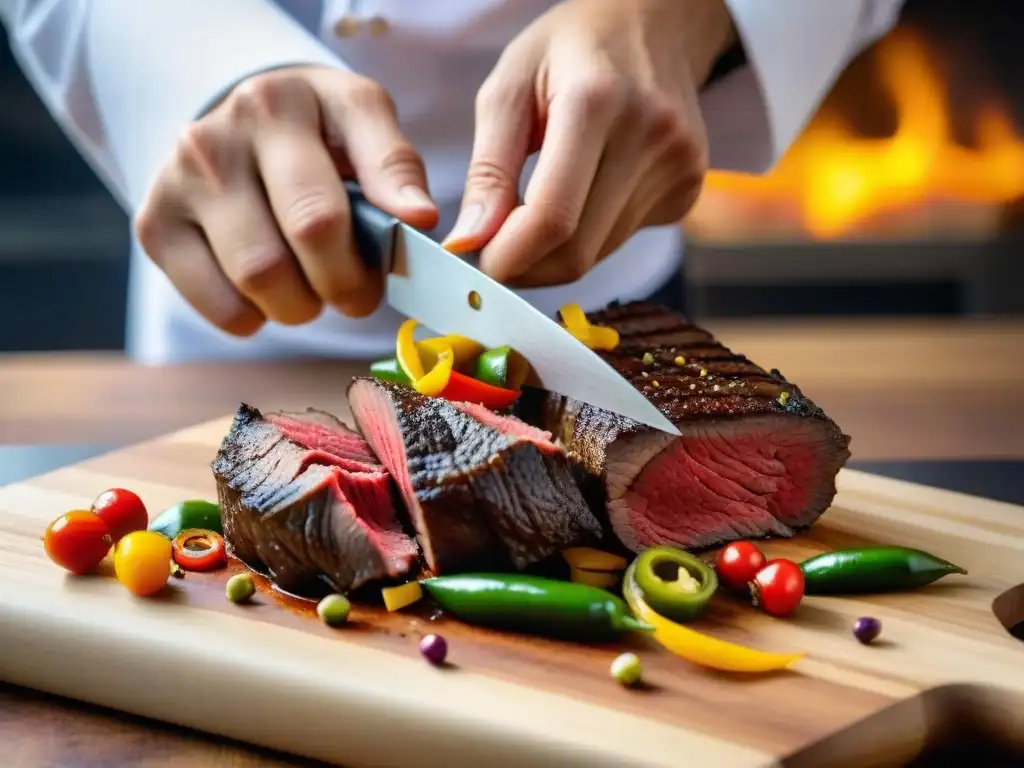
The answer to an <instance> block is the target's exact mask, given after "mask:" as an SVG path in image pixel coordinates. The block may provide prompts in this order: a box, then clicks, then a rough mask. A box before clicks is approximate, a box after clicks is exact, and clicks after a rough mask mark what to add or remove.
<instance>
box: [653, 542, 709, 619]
mask: <svg viewBox="0 0 1024 768" xmlns="http://www.w3.org/2000/svg"><path fill="white" fill-rule="evenodd" d="M634 565H635V566H636V567H635V568H634V569H633V571H634V578H635V579H636V584H637V586H638V587H639V588H640V591H641V592H642V593H643V597H644V601H645V602H646V603H647V604H648V605H649V606H651V608H653V609H654V610H655V611H657V612H658V613H660V614H661V615H662V616H664V617H665V618H668V619H672V620H673V621H692V620H693V619H696V618H697V617H698V616H700V615H701V614H702V613H704V609H705V608H707V605H708V602H709V601H710V600H711V596H712V595H714V594H715V591H716V590H717V589H718V575H717V574H716V573H715V569H714V568H712V567H711V566H710V565H708V564H707V563H705V562H704V561H703V560H701V559H700V558H699V557H694V556H693V555H691V554H690V553H688V552H684V551H683V550H681V549H676V548H675V547H651V548H650V549H645V550H644V551H643V552H641V553H640V554H639V556H638V557H637V558H636V560H635V561H634Z"/></svg>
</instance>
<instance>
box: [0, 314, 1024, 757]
mask: <svg viewBox="0 0 1024 768" xmlns="http://www.w3.org/2000/svg"><path fill="white" fill-rule="evenodd" d="M709 325H710V327H711V328H712V330H714V331H715V332H716V334H717V335H718V336H719V337H720V338H721V339H722V340H723V342H724V343H726V344H727V345H729V346H731V347H732V348H733V349H734V350H736V351H739V352H742V353H744V354H746V355H747V356H749V357H750V358H751V359H753V360H755V361H757V362H758V363H759V364H761V365H763V366H765V367H773V368H779V369H780V370H781V371H782V372H783V373H784V374H785V375H786V376H787V378H789V379H790V380H792V381H795V382H796V383H798V384H799V386H801V388H802V389H803V390H804V391H805V392H806V393H807V394H808V395H809V396H810V397H811V398H813V399H814V400H816V401H817V402H818V403H819V404H820V405H821V406H822V407H823V408H825V410H826V411H828V412H829V414H830V415H831V416H832V417H833V418H834V419H836V421H837V422H838V423H839V424H840V425H841V426H842V427H843V428H844V429H845V430H846V431H847V432H849V433H850V434H852V435H853V443H852V446H851V448H852V451H853V454H854V458H855V459H893V460H895V459H957V458H984V459H1024V321H997V320H909V321H908V320H871V321H858V322H850V321H814V322H813V323H807V322H806V321H802V322H777V321H772V322H764V321H758V322H757V323H735V322H717V323H709ZM359 370H361V366H359V365H355V364H345V363H330V362H288V363H274V364H231V365H227V364H223V365H222V364H217V365H192V366H180V367H179V366H174V367H160V368H154V367H143V366H136V365H132V364H130V363H128V362H126V361H125V360H124V359H122V358H121V357H119V356H116V355H26V356H14V357H7V358H2V357H0V444H11V443H19V444H26V445H29V444H41V443H76V442H81V443H109V444H111V445H125V444H128V443H131V442H135V441H138V440H142V439H145V438H148V437H153V436H156V435H159V434H162V433H165V432H168V431H171V430H175V429H178V428H180V427H184V426H187V425H190V424H194V423H197V422H200V421H204V420H206V419H210V418H214V417H217V416H222V415H224V414H227V413H229V412H231V411H232V410H234V408H235V407H236V406H237V404H238V402H239V400H246V401H248V402H250V403H252V404H253V405H257V406H259V407H304V406H307V405H312V406H318V407H322V408H325V409H328V410H330V409H331V408H333V407H335V406H336V405H337V403H339V402H340V401H341V400H342V399H343V397H344V389H345V384H346V382H347V381H348V378H349V377H350V376H351V375H352V374H353V373H355V372H358V371H359ZM0 744H3V745H4V750H5V753H6V754H5V758H4V759H5V760H6V761H7V762H6V763H5V764H9V765H17V766H22V765H24V766H30V765H31V766H48V765H59V766H62V767H63V766H69V767H71V766H86V765H104V766H110V767H111V768H122V767H127V766H143V765H145V766H152V765H174V766H177V765H183V766H191V765H196V766H199V765H202V766H209V767H210V768H216V767H217V766H235V767H242V766H245V767H246V768H248V767H249V766H282V765H311V763H309V762H307V761H300V760H296V759H291V758H288V757H287V756H283V755H276V754H271V753H268V752H266V751H262V750H257V749H253V748H249V747H247V746H245V745H239V744H231V743H228V742H225V741H222V740H215V739H212V738H210V737H207V736H205V735H200V734H195V733H191V732H187V731H184V730H182V729H179V728H173V727H170V726H164V725H162V724H157V723H152V722H148V721H144V720H141V719H138V718H131V717H127V716H124V715H121V714H118V713H110V712H105V711H103V710H100V709H98V708H95V707H88V706H83V705H79V704H77V703H75V702H70V701H66V700H61V699H58V698H55V697H50V696H45V695H42V694H37V693H34V692H30V691H26V690H24V689H20V688H14V687H11V686H4V685H2V684H0ZM12 750H13V752H12Z"/></svg>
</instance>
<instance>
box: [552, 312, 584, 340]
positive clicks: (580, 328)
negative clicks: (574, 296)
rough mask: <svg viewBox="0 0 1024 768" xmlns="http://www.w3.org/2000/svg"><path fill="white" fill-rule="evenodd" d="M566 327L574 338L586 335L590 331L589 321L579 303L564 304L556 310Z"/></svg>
mask: <svg viewBox="0 0 1024 768" xmlns="http://www.w3.org/2000/svg"><path fill="white" fill-rule="evenodd" d="M558 314H560V315H561V316H562V322H563V323H565V327H566V329H567V330H568V331H569V333H571V334H572V335H573V336H575V337H576V338H579V337H581V336H586V335H587V333H588V332H589V331H590V321H589V320H588V319H587V315H586V313H585V312H584V311H583V309H582V307H580V305H579V304H566V305H565V306H564V307H562V308H561V309H559V310H558Z"/></svg>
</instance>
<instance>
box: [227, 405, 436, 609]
mask: <svg viewBox="0 0 1024 768" xmlns="http://www.w3.org/2000/svg"><path fill="white" fill-rule="evenodd" d="M212 469H213V474H214V477H215V478H216V481H217V495H218V497H219V500H220V504H221V514H222V517H223V522H224V537H225V540H226V541H227V543H228V545H229V546H230V547H231V550H232V552H233V554H234V555H235V556H237V557H238V558H239V559H241V560H242V561H243V562H245V563H247V564H248V565H249V566H251V567H252V568H254V569H255V570H258V571H261V572H264V573H266V574H267V575H268V576H270V577H271V578H272V579H273V580H274V582H275V583H276V584H277V585H278V586H279V587H281V588H282V589H285V590H288V591H291V592H296V593H305V592H308V591H310V590H313V589H314V588H315V587H316V586H317V585H318V584H320V585H321V586H322V582H326V583H327V584H328V585H329V586H330V587H331V588H332V589H334V590H337V591H340V592H347V591H349V590H352V589H355V588H357V587H359V586H360V585H362V584H365V583H367V582H369V581H374V580H377V579H381V578H387V577H396V576H400V575H401V574H403V573H405V572H406V571H408V570H409V568H410V566H411V565H412V563H413V561H414V560H415V559H416V558H417V556H418V550H417V547H416V543H415V542H414V541H413V540H412V538H411V537H410V536H407V535H406V534H405V533H404V532H403V531H402V529H401V527H400V526H399V524H398V522H397V520H396V517H395V508H394V503H393V500H392V486H391V478H390V476H389V475H388V474H387V471H386V470H385V469H384V467H383V466H381V464H380V463H379V462H378V461H377V459H376V458H375V457H374V455H373V453H372V452H371V451H370V450H369V447H368V446H367V445H366V441H365V440H363V439H362V438H361V437H360V436H359V435H358V434H357V433H355V432H353V431H352V430H351V429H349V428H348V427H346V426H345V425H344V424H342V423H341V422H340V421H338V420H337V419H336V418H334V417H333V416H331V415H330V414H326V413H322V412H319V411H313V410H310V411H307V412H306V413H274V414H268V415H267V416H266V417H264V416H263V415H262V414H261V413H260V412H259V411H258V410H257V409H255V408H252V407H250V406H248V405H245V404H244V403H243V404H242V405H241V406H240V407H239V408H238V411H237V412H236V413H235V418H234V422H233V423H232V425H231V430H230V431H229V432H228V434H227V436H226V437H225V438H224V440H223V442H222V443H221V446H220V450H219V451H218V452H217V456H216V458H215V459H214V461H213V464H212Z"/></svg>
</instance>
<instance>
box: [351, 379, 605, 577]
mask: <svg viewBox="0 0 1024 768" xmlns="http://www.w3.org/2000/svg"><path fill="white" fill-rule="evenodd" d="M348 397H349V405H350V406H351V408H352V413H353V416H354V417H355V420H356V424H357V425H358V427H359V429H360V431H361V432H362V434H363V435H364V436H365V437H366V439H367V442H368V443H369V444H370V446H371V447H372V449H373V450H374V452H375V453H376V454H377V456H379V457H380V459H381V461H382V462H383V463H384V465H385V466H386V467H387V468H388V470H389V471H390V473H391V476H392V477H393V478H394V480H395V482H396V484H397V485H398V488H399V491H400V492H401V494H402V497H403V499H404V501H405V505H406V508H407V509H408V512H409V515H410V518H411V521H412V524H413V527H414V528H415V529H416V532H417V539H418V541H419V543H420V546H421V547H422V549H423V555H424V558H425V559H426V561H427V565H428V567H429V568H430V570H431V571H432V572H434V573H436V574H441V573H448V572H453V571H458V570H469V569H473V568H495V567H500V566H501V565H502V564H504V563H509V564H511V565H512V566H513V567H514V568H517V569H522V568H525V567H526V566H528V565H530V564H531V563H534V562H536V561H538V560H542V559H543V558H545V557H548V556H550V555H551V554H554V553H555V552H557V551H558V550H559V549H562V548H564V547H568V546H573V545H576V544H582V543H587V542H595V541H597V540H598V539H599V538H600V537H601V535H602V533H603V532H602V529H601V525H600V523H599V522H598V520H597V518H596V517H595V516H594V514H593V512H592V511H591V510H590V509H589V507H588V506H587V504H586V502H585V501H584V499H583V497H582V495H581V493H580V490H579V488H578V487H577V485H576V483H575V480H574V478H573V474H572V467H571V464H570V462H569V460H568V457H566V455H565V453H564V452H563V451H562V450H561V449H560V448H559V447H558V446H556V445H555V444H554V443H553V442H552V441H551V440H550V435H547V436H545V435H544V434H543V433H540V432H539V430H531V429H530V428H529V427H528V425H525V424H522V423H521V422H519V421H518V420H516V419H512V418H511V417H501V416H498V415H497V414H493V413H489V412H483V411H480V410H478V408H479V407H478V406H473V405H470V404H465V403H462V404H458V405H455V404H452V403H450V402H448V401H447V400H443V399H440V398H429V397H424V396H423V395H420V394H418V393H416V392H415V391H413V390H411V389H409V388H408V387H402V386H400V385H397V384H392V383H390V382H383V381H380V380H377V379H374V378H368V377H360V378H356V379H354V380H353V381H352V382H351V383H350V385H349V389H348Z"/></svg>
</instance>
